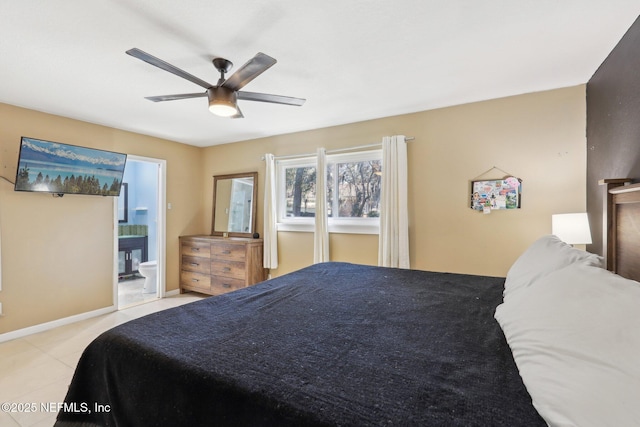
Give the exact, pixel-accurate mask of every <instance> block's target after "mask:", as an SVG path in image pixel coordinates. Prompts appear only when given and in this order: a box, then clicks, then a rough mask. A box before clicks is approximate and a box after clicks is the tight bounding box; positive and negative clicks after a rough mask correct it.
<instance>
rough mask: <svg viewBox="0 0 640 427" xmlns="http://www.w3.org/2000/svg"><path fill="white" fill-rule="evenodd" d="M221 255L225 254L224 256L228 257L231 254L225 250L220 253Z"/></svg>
mask: <svg viewBox="0 0 640 427" xmlns="http://www.w3.org/2000/svg"><path fill="white" fill-rule="evenodd" d="M222 253H223V254H225V255H229V254H230V253H231V251H230V250H228V249H227V250H224V251H222Z"/></svg>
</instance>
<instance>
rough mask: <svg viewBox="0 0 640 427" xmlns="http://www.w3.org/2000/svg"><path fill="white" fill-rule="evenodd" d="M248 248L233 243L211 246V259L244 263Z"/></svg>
mask: <svg viewBox="0 0 640 427" xmlns="http://www.w3.org/2000/svg"><path fill="white" fill-rule="evenodd" d="M245 256H246V248H245V246H244V245H234V244H232V243H218V244H215V245H211V259H214V258H216V259H224V260H228V261H244V259H245Z"/></svg>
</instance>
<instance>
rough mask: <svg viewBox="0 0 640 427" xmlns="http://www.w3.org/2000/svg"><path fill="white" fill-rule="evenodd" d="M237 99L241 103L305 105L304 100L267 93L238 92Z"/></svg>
mask: <svg viewBox="0 0 640 427" xmlns="http://www.w3.org/2000/svg"><path fill="white" fill-rule="evenodd" d="M237 95H238V99H241V100H243V101H259V102H271V103H272V104H285V105H296V106H301V105H302V104H304V103H305V101H306V99H304V98H293V97H291V96H282V95H271V94H268V93H256V92H244V91H241V92H238V93H237Z"/></svg>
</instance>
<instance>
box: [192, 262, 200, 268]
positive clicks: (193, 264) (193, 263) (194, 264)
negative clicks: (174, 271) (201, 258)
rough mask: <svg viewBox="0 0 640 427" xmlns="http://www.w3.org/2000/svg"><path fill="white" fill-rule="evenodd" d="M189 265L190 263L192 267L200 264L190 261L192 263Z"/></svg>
mask: <svg viewBox="0 0 640 427" xmlns="http://www.w3.org/2000/svg"><path fill="white" fill-rule="evenodd" d="M191 265H192V266H194V267H197V266H199V265H200V264H198V263H197V262H192V263H191Z"/></svg>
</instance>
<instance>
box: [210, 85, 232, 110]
mask: <svg viewBox="0 0 640 427" xmlns="http://www.w3.org/2000/svg"><path fill="white" fill-rule="evenodd" d="M207 97H208V98H209V110H210V111H211V112H212V113H214V114H217V115H219V116H227V117H228V116H233V115H234V114H236V113H237V112H238V110H237V101H238V97H237V95H236V92H235V91H233V90H231V89H228V88H226V87H224V86H213V87H210V88H209V89H207Z"/></svg>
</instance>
